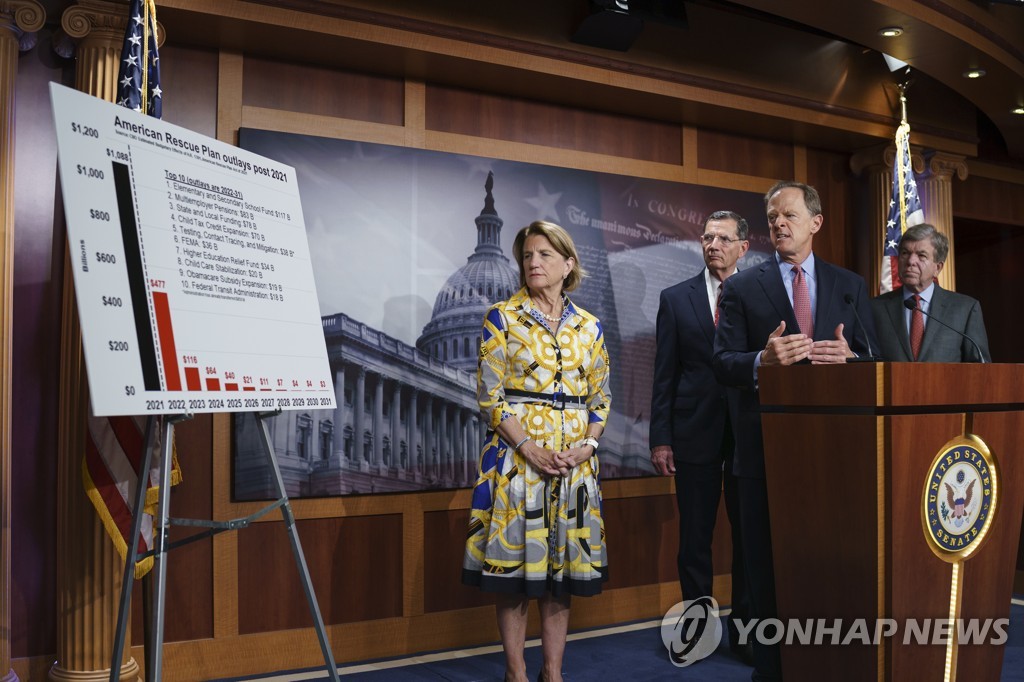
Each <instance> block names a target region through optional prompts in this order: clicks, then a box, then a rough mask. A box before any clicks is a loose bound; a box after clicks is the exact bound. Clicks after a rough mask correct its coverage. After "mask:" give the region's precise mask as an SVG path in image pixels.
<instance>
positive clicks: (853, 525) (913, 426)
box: [760, 363, 1024, 682]
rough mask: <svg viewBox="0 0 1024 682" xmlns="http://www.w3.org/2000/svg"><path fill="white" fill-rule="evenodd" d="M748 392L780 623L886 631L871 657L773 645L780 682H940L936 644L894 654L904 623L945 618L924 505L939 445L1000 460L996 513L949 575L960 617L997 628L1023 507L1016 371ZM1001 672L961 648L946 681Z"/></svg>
mask: <svg viewBox="0 0 1024 682" xmlns="http://www.w3.org/2000/svg"><path fill="white" fill-rule="evenodd" d="M760 391H761V408H762V424H763V428H764V447H765V467H766V472H767V474H766V475H767V485H768V495H769V500H770V503H769V504H770V509H771V529H772V545H773V554H774V562H775V582H776V594H777V599H778V612H779V618H780V619H783V620H785V619H787V618H796V619H801V620H804V619H811V618H814V619H817V618H824V619H826V621H827V622H829V623H831V622H832V620H833V619H835V618H841V619H843V621H844V623H845V627H849V624H850V623H851V622H852V621H854V620H855V619H857V618H864V619H867V622H868V625H869V627H870V628H872V629H873V628H874V624H875V619H876V618H891V619H894V620H895V621H896V623H897V625H898V630H897V632H896V633H895V634H894V635H893V636H890V637H884V638H881V639H880V641H879V643H878V644H877V645H874V644H864V643H862V642H863V639H861V640H858V641H859V642H860V643H853V644H847V645H845V646H844V645H817V646H815V645H801V644H789V645H787V644H786V641H785V640H783V641H782V664H783V675H784V677H785V679H786V680H787V682H795V681H799V680H822V679H829V680H856V681H857V682H863V681H865V680H897V681H899V680H942V679H944V677H945V676H947V675H946V671H945V667H946V665H947V652H946V646H945V645H944V644H941V643H937V644H919V643H917V639H918V637H917V635H916V634H915V635H913V636H911V637H910V640H909V641H905V637H906V636H907V634H908V633H907V632H906V627H905V625H906V623H905V621H906V620H907V619H943V618H948V617H949V614H950V593H951V578H952V573H953V571H952V566H951V564H950V563H947V562H946V561H943V560H942V559H940V558H938V557H937V556H936V554H935V553H933V551H932V549H931V548H930V544H929V539H928V538H927V537H926V536H925V534H924V530H923V528H922V494H923V492H924V487H925V483H926V480H927V478H928V472H929V468H930V467H931V465H932V462H933V461H934V460H935V458H936V455H937V454H938V453H939V452H940V450H941V449H942V448H943V446H944V445H945V444H946V443H947V442H949V441H950V440H951V439H953V438H955V437H957V436H959V435H962V434H964V433H973V434H975V435H977V436H978V437H980V438H981V439H982V440H984V441H985V443H986V444H987V445H988V447H989V449H990V450H991V452H992V453H993V454H994V455H995V457H996V459H997V460H998V467H999V500H998V509H997V510H996V514H995V517H994V518H993V521H992V524H991V526H990V528H989V530H988V533H987V536H986V538H985V541H984V544H983V545H982V546H980V547H979V548H978V549H977V550H976V551H975V552H974V553H973V554H972V555H971V556H970V557H969V558H968V559H966V560H965V561H964V562H963V563H962V564H961V565H960V568H959V591H960V595H961V604H960V617H961V618H964V619H968V618H982V619H984V618H1008V617H1009V611H1010V597H1011V595H1012V591H1013V576H1014V571H1015V563H1016V556H1017V543H1018V540H1019V538H1020V530H1021V514H1022V505H1024V453H1022V452H1021V439H1022V436H1024V365H998V364H984V365H982V364H930V363H885V364H881V363H879V364H871V363H857V364H847V365H827V366H810V365H799V366H791V367H762V368H761V370H760ZM844 634H845V629H844ZM841 637H842V636H841ZM825 641H831V639H830V638H829V637H826V638H825ZM1002 661H1003V648H1002V647H1001V646H998V645H994V644H991V643H988V644H980V645H979V644H972V645H965V644H960V645H959V646H958V647H957V648H956V654H955V665H954V666H953V671H954V673H958V675H957V677H958V679H960V680H972V681H976V680H994V681H996V680H998V679H999V676H1000V671H1001V668H1002Z"/></svg>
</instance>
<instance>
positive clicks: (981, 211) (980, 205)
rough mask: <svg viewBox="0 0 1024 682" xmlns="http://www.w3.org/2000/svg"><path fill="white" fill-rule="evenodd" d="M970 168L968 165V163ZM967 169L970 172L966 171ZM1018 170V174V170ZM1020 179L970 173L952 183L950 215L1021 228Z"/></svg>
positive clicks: (1023, 193) (1023, 186)
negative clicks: (1014, 180)
mask: <svg viewBox="0 0 1024 682" xmlns="http://www.w3.org/2000/svg"><path fill="white" fill-rule="evenodd" d="M968 168H970V164H968ZM968 172H970V171H968ZM1018 173H1020V172H1019V171H1018ZM1021 176H1022V179H1021V181H1020V182H1012V181H1010V180H998V179H994V178H989V177H982V176H979V175H975V174H973V173H972V174H971V175H968V176H967V179H966V180H964V181H963V182H960V181H959V180H955V181H954V182H953V215H954V216H956V217H957V218H970V219H972V220H984V221H989V222H994V223H1003V224H1005V225H1015V226H1017V227H1024V174H1021ZM959 257H960V253H959V252H957V282H958V283H959V280H960V273H959V265H960V262H959Z"/></svg>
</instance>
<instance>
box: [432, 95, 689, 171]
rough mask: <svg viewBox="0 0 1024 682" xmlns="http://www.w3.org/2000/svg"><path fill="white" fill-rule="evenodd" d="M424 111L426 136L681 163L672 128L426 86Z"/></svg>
mask: <svg viewBox="0 0 1024 682" xmlns="http://www.w3.org/2000/svg"><path fill="white" fill-rule="evenodd" d="M426 108H427V116H426V127H427V130H436V131H439V132H447V133H459V134H462V135H473V136H476V137H483V138H491V139H496V140H506V141H509V142H525V143H527V144H536V145H542V146H546V147H559V148H563V149H574V150H578V151H585V152H594V153H598V154H608V155H612V156H620V157H624V158H629V159H640V160H644V161H656V162H659V163H667V164H672V165H679V164H681V163H682V129H681V127H680V126H679V125H678V124H675V123H662V122H658V121H652V120H646V119H639V118H631V117H628V116H621V115H616V114H607V113H603V112H600V111H593V110H582V109H570V108H568V107H564V106H556V105H553V104H545V103H543V102H531V101H526V100H522V99H516V98H514V97H504V96H501V95H493V94H488V93H480V92H469V91H466V90H458V89H454V88H445V87H441V86H438V85H428V87H427V92H426Z"/></svg>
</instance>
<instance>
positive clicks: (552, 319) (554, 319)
mask: <svg viewBox="0 0 1024 682" xmlns="http://www.w3.org/2000/svg"><path fill="white" fill-rule="evenodd" d="M530 303H532V304H533V309H534V310H536V311H537V312H538V313H540V316H541V317H543V318H544V319H545V320H547V321H548V322H561V321H562V313H561V312H560V313H559V314H558V315H556V316H554V317H552V316H551V315H548V314H547V313H545V312H544V311H543V310H541V309H540V306H539V305H537V302H536V301H534V300H533V297H531V298H530ZM562 311H563V312H564V311H565V299H564V298H563V299H562Z"/></svg>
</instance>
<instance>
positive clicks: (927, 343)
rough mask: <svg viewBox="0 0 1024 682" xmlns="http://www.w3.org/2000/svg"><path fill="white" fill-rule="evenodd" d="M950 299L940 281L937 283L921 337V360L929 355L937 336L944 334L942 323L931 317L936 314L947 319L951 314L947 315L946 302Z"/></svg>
mask: <svg viewBox="0 0 1024 682" xmlns="http://www.w3.org/2000/svg"><path fill="white" fill-rule="evenodd" d="M948 302H949V299H948V298H947V297H946V292H945V291H944V290H943V289H942V287H940V286H939V283H938V282H936V283H935V288H934V289H932V302H931V304H930V305H929V306H928V315H926V316H925V318H926V319H925V325H924V337H923V338H922V339H921V354H920V355H918V359H919V360H923V359H924V358H925V357H927V353H928V349H929V348H931V347H932V346H933V345H934V344H935V337H936V336H939V335H940V334H942V331H943V330H942V328H941V327H942V325H941V324H939V323H938V322H935V321H934V320H932V319H930V318H931V316H932V315H933V314H934V315H935V316H936V317H938V318H939V319H940V320H942V321H946V320H947V319H948V318H949V316H948V315H946V313H945V310H946V304H947V303H948Z"/></svg>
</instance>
